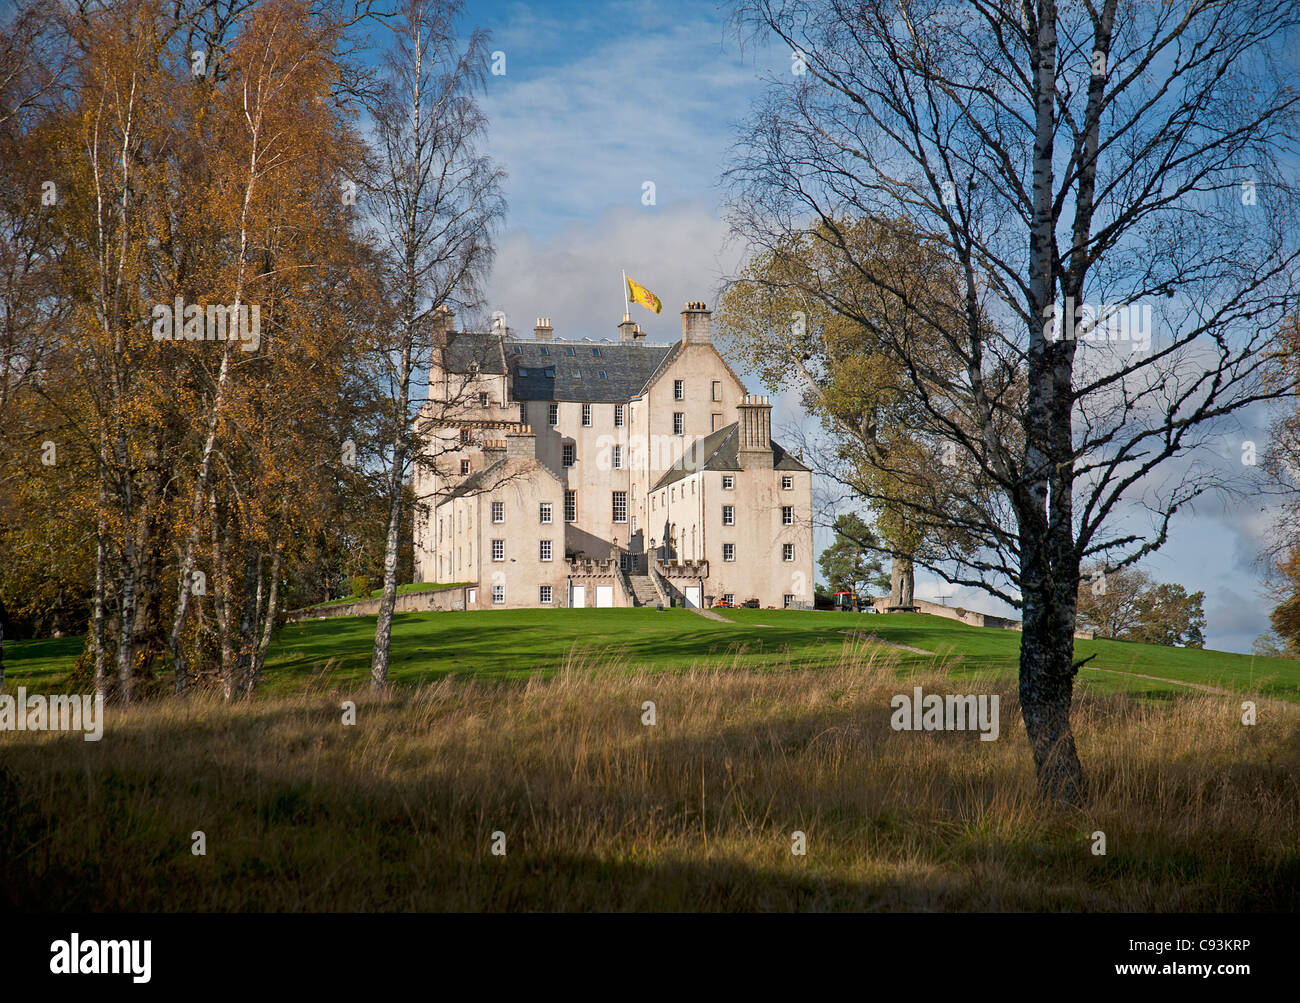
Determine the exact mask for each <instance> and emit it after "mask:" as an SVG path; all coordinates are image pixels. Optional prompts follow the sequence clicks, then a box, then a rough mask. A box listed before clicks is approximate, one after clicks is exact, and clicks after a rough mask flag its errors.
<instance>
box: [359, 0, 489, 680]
mask: <svg viewBox="0 0 1300 1003" xmlns="http://www.w3.org/2000/svg"><path fill="white" fill-rule="evenodd" d="M460 12H461V4H460V3H459V2H444V0H404V2H403V3H402V4H401V5H400V7H399V8H398V11H397V14H396V16H395V17H394V18H393V19H392V21H391V28H392V32H393V45H392V47H391V50H390V51H389V53H388V59H387V75H386V78H385V80H384V81H383V85H382V88H381V90H380V96H379V100H378V101H377V102H376V105H375V107H374V109H373V114H374V120H375V137H376V146H377V158H378V161H379V164H378V167H377V170H376V172H375V174H374V175H373V178H372V180H371V182H370V184H369V186H368V203H369V207H370V209H371V213H372V216H373V218H374V222H375V225H376V227H377V228H378V232H379V234H380V240H381V243H382V247H383V252H384V258H385V266H386V277H387V279H388V283H389V288H390V290H391V298H392V303H393V313H394V320H393V330H392V332H391V335H390V337H389V338H388V340H387V342H386V343H385V344H384V345H383V346H382V347H383V351H382V353H381V358H380V365H381V369H380V375H381V378H382V379H383V380H384V381H385V382H386V389H387V393H388V403H389V408H388V413H387V415H386V417H387V419H388V434H387V442H386V444H385V448H386V456H385V457H384V458H383V473H384V477H385V481H386V483H385V491H384V493H385V495H386V498H387V501H388V512H387V532H386V536H385V547H384V584H383V595H382V598H381V600H380V607H379V616H378V622H377V624H376V627H375V647H374V654H373V656H372V660H371V666H370V679H371V684H372V685H373V686H374V687H376V688H382V687H384V686H386V685H387V681H388V651H389V637H390V633H391V630H392V622H393V608H394V606H395V605H396V602H397V565H398V545H399V541H400V539H401V525H402V519H403V517H404V516H405V517H407V518H409V517H410V513H404V506H403V504H402V499H403V484H404V483H405V482H406V479H407V477H408V476H409V474H410V472H411V470H412V469H413V465H414V464H415V463H416V462H417V459H418V458H419V450H418V446H417V444H416V440H417V437H418V436H419V432H420V431H421V429H417V427H416V426H417V424H419V425H420V426H421V428H422V429H423V430H426V431H427V429H428V428H430V427H433V426H436V425H438V424H441V422H440V421H439V420H438V418H439V415H441V416H443V417H450V416H452V415H453V414H454V413H455V412H456V411H457V410H458V409H462V408H463V407H464V405H465V403H466V401H465V400H464V398H463V396H462V395H461V394H460V393H453V394H452V395H450V397H447V396H446V395H444V396H443V398H442V399H441V400H440V401H439V402H438V403H437V405H436V410H438V411H439V415H430V414H428V413H427V412H426V413H425V414H423V415H421V411H422V410H423V409H424V405H425V404H426V403H430V402H429V401H427V399H421V397H420V395H419V392H418V383H417V377H418V376H420V375H421V374H423V373H426V372H428V368H429V364H430V362H431V361H432V359H433V353H434V352H435V351H437V350H438V348H439V345H440V340H439V339H442V341H441V343H443V344H445V339H446V336H447V335H448V333H449V332H448V331H447V326H448V325H447V322H446V313H447V312H448V311H449V310H450V309H451V308H452V307H460V308H461V309H462V310H466V311H468V310H470V309H472V308H473V307H474V306H476V305H477V303H478V300H479V297H480V283H481V280H482V278H483V276H484V274H485V272H486V270H487V269H488V268H489V267H490V265H491V263H492V255H493V248H492V242H491V238H492V233H493V229H494V227H495V226H496V224H497V222H498V221H499V220H500V218H501V216H502V214H503V212H504V203H503V200H502V197H501V194H500V180H501V177H502V175H501V173H500V171H499V170H498V169H497V168H496V167H495V166H494V165H493V164H492V162H491V161H490V160H489V159H488V158H487V157H486V156H484V155H483V154H482V153H481V152H480V150H479V149H478V146H479V142H480V140H481V138H482V133H483V129H484V125H485V122H484V119H483V116H482V114H481V112H480V111H479V109H478V106H477V104H476V101H475V94H476V92H477V90H478V89H479V88H480V87H481V86H482V84H483V81H484V77H485V73H486V65H487V55H488V54H487V49H486V46H487V36H486V35H485V34H484V33H483V32H481V31H478V30H474V31H472V32H471V33H470V35H469V38H468V40H467V41H466V42H465V43H464V45H463V46H462V45H461V44H460V43H459V41H458V39H457V37H456V34H455V28H456V22H457V19H458V17H459V15H460ZM417 418H419V419H420V420H419V421H418V422H417Z"/></svg>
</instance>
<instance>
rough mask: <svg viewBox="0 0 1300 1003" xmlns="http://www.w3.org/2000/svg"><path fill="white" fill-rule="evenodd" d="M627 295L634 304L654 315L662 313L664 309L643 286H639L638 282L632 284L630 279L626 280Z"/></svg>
mask: <svg viewBox="0 0 1300 1003" xmlns="http://www.w3.org/2000/svg"><path fill="white" fill-rule="evenodd" d="M624 278H626V276H624ZM627 294H628V296H629V297H630V298H631V299H632V301H633V302H634V303H640V304H641V305H642V306H643V307H645V308H646V309H647V310H650V311H652V312H654V313H662V312H663V309H664V307H663V304H662V303H660V302H659V297H658V296H656V295H655V294H654V293H652V292H651V291H650V290H649V289H647V288H646V287H645V286H643V285H641V283H640V282H634V281H632V280H631V279H628V280H627Z"/></svg>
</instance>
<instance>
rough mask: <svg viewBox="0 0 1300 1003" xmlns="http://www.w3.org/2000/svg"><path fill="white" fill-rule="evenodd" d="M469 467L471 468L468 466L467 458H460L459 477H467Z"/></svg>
mask: <svg viewBox="0 0 1300 1003" xmlns="http://www.w3.org/2000/svg"><path fill="white" fill-rule="evenodd" d="M471 469H472V468H471V467H470V462H469V460H461V461H460V476H461V477H468V476H469V473H470V470H471Z"/></svg>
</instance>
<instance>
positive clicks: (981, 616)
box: [872, 596, 1097, 641]
mask: <svg viewBox="0 0 1300 1003" xmlns="http://www.w3.org/2000/svg"><path fill="white" fill-rule="evenodd" d="M872 605H874V606H875V607H876V612H878V613H884V612H885V611H886V609H887V607H888V606H889V597H888V596H885V597H884V598H882V599H873V600H872ZM912 605H913V606H915V607H916V610H917V612H918V613H929V614H930V615H931V616H942V617H945V618H946V619H949V620H959V621H961V622H962V623H964V624H968V625H970V626H971V627H992V628H993V629H995V630H1020V628H1021V623H1020V621H1019V620H1011V619H1008V618H1007V617H1004V616H994V615H993V614H992V613H980V612H978V611H977V610H973V609H963V608H962V607H960V606H944V605H943V604H941V603H937V602H929V601H928V600H925V599H913V600H912ZM1074 636H1075V637H1076V638H1079V639H1080V640H1083V641H1091V640H1093V639H1094V638H1095V637H1096V636H1097V632H1096V631H1095V630H1076V631H1075V632H1074Z"/></svg>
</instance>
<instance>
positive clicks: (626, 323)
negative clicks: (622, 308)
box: [618, 314, 645, 341]
mask: <svg viewBox="0 0 1300 1003" xmlns="http://www.w3.org/2000/svg"><path fill="white" fill-rule="evenodd" d="M636 331H637V326H636V325H635V324H633V323H632V318H631V317H629V316H628V315H627V314H623V323H621V324H619V325H618V340H619V341H634V340H636ZM641 337H643V338H644V337H645V335H644V334H643V335H641Z"/></svg>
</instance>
